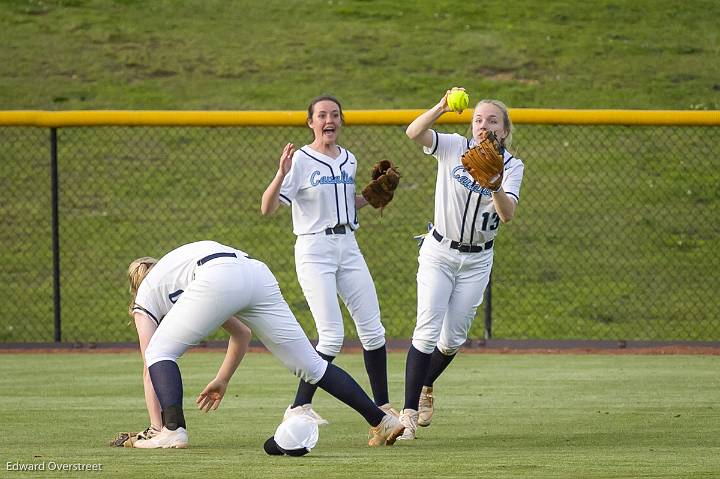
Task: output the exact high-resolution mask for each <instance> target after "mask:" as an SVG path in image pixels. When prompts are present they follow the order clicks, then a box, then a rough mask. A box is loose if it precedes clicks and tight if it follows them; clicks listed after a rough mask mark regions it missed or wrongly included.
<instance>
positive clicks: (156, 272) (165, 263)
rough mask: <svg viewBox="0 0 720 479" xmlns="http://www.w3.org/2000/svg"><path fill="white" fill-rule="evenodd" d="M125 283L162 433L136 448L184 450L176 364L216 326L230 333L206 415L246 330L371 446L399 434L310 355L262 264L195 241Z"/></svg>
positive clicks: (342, 377)
mask: <svg viewBox="0 0 720 479" xmlns="http://www.w3.org/2000/svg"><path fill="white" fill-rule="evenodd" d="M128 279H129V281H130V290H131V292H132V293H133V294H134V298H133V302H132V306H131V312H132V316H133V318H134V320H135V326H136V327H137V332H138V338H139V340H140V351H141V353H142V355H143V358H144V361H145V372H144V373H145V374H146V375H147V374H149V377H150V381H151V384H149V383H148V382H146V383H145V384H146V389H145V396H146V398H150V399H149V400H148V402H149V403H151V402H153V401H155V400H157V401H158V403H159V406H157V405H155V406H152V405H150V404H149V409H150V411H151V417H152V410H153V409H155V410H157V409H160V410H161V413H162V429H161V431H160V433H158V434H157V435H155V436H154V437H152V438H149V439H144V440H138V441H136V442H135V444H134V447H138V448H146V449H154V448H185V447H187V446H188V435H187V430H186V425H185V417H184V414H183V406H182V403H183V401H182V400H183V386H182V378H181V375H180V369H179V367H178V365H177V359H178V358H179V357H180V356H182V354H183V353H184V352H185V351H187V349H188V348H189V347H190V346H191V345H193V344H197V343H198V342H200V341H201V340H202V339H203V338H205V337H206V336H207V335H209V334H210V333H212V332H213V331H215V330H216V329H217V328H218V327H220V326H222V327H223V328H224V329H226V330H227V331H228V332H229V333H230V336H231V337H230V341H229V343H228V350H227V353H226V356H225V360H224V361H223V363H222V365H221V367H220V370H219V372H218V374H217V376H216V377H215V379H213V380H212V381H210V383H209V384H208V385H207V386H206V387H205V389H204V390H203V391H202V392H201V393H200V395H199V396H198V398H197V400H196V403H197V404H198V407H199V408H200V409H202V410H204V411H206V412H207V411H209V410H211V409H212V410H214V409H217V408H218V406H219V405H220V401H222V398H223V396H224V395H225V391H226V389H227V387H228V382H229V381H230V378H231V377H232V375H233V373H234V372H235V370H236V369H237V367H238V365H239V363H240V360H241V359H242V356H243V354H244V353H245V351H246V349H247V344H248V341H249V337H250V329H248V326H249V327H251V328H252V330H253V331H255V334H256V335H257V337H258V338H259V339H260V340H261V341H262V342H263V344H264V345H265V346H266V347H267V348H268V349H269V350H270V352H271V353H273V354H274V355H275V357H277V358H278V359H279V360H280V361H281V362H282V363H283V364H284V365H285V366H286V367H287V368H288V369H290V371H292V372H293V373H294V374H295V375H296V376H298V377H300V378H302V379H303V380H305V381H307V382H308V383H310V384H314V385H317V386H318V387H321V388H322V389H324V390H326V391H327V392H328V393H330V394H331V395H332V396H334V397H336V398H337V399H339V400H341V401H342V402H344V403H345V404H347V405H349V406H350V407H352V408H353V409H355V410H356V411H357V412H358V413H360V414H361V415H362V416H363V417H364V418H365V419H366V420H367V422H368V423H369V424H370V426H371V431H372V433H373V434H372V437H371V438H370V440H369V442H368V444H369V445H371V446H378V445H382V444H387V445H391V444H393V443H394V442H395V439H396V437H397V436H398V435H400V434H401V433H402V432H403V430H404V427H403V426H402V425H401V424H400V422H399V420H398V419H397V418H396V417H395V416H393V415H390V414H386V413H385V412H383V411H382V410H381V409H380V408H378V407H377V406H376V405H375V404H374V403H373V402H372V400H371V399H370V398H369V397H368V396H367V394H365V392H364V391H363V390H362V388H361V387H360V386H359V385H358V384H357V382H355V380H354V379H353V378H352V377H350V375H348V374H347V373H346V372H345V371H343V370H342V369H340V368H339V367H337V366H335V365H332V364H329V363H328V362H327V361H325V360H324V359H322V358H321V357H320V356H319V355H318V354H317V353H316V352H315V350H314V349H313V347H312V345H311V344H310V341H309V340H308V338H307V336H305V333H304V332H303V330H302V328H301V327H300V325H299V324H298V322H297V321H296V319H295V316H293V314H292V312H291V311H290V308H289V307H288V305H287V303H286V302H285V300H284V299H283V297H282V293H281V292H280V288H279V287H278V283H277V280H276V279H275V277H274V276H273V274H272V273H271V272H270V270H269V269H268V267H267V266H266V265H265V264H264V263H262V262H260V261H257V260H254V259H251V258H249V257H248V256H247V255H246V254H245V253H244V252H242V251H240V250H236V249H234V248H231V247H229V246H224V245H222V244H220V243H216V242H214V241H199V242H196V243H190V244H186V245H184V246H180V247H179V248H177V249H175V250H173V251H171V252H169V253H168V254H166V255H165V256H163V257H162V258H161V259H160V260H159V261H157V260H154V259H153V258H140V259H138V260H135V261H133V262H132V263H131V264H130V267H129V268H128ZM228 318H230V319H228ZM148 386H150V387H151V389H149V390H148ZM153 391H154V394H153ZM155 397H156V398H157V399H155Z"/></svg>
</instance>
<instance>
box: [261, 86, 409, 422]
mask: <svg viewBox="0 0 720 479" xmlns="http://www.w3.org/2000/svg"><path fill="white" fill-rule="evenodd" d="M307 122H308V126H309V127H310V128H311V129H312V131H313V136H314V140H313V142H312V143H311V144H309V145H305V146H303V147H302V148H300V149H299V150H297V151H295V147H294V145H293V144H292V143H289V144H287V145H286V146H285V148H284V150H283V152H282V156H281V157H280V165H279V168H278V171H277V174H276V175H275V178H274V179H273V180H272V182H271V183H270V185H269V186H268V187H267V189H266V190H265V193H263V196H262V205H261V211H262V213H263V215H270V214H272V213H274V212H275V211H276V210H277V209H278V207H279V205H280V203H283V204H285V205H291V206H292V219H293V232H294V233H295V234H296V235H297V240H296V243H295V268H296V271H297V276H298V280H299V282H300V286H301V287H302V290H303V293H304V294H305V298H306V300H307V302H308V305H309V306H310V311H311V312H312V315H313V318H314V320H315V324H316V326H317V331H318V344H317V351H318V353H319V354H320V356H321V357H322V358H324V359H325V360H327V361H328V362H332V360H333V359H335V357H336V356H337V355H338V353H339V352H340V348H341V347H342V344H343V338H344V331H343V320H342V313H341V312H340V305H339V304H338V298H337V297H338V295H340V297H341V298H342V300H343V302H344V303H345V305H346V306H347V309H348V311H349V312H350V316H352V319H353V321H354V322H355V326H356V328H357V333H358V336H359V338H360V341H361V343H362V346H363V355H364V360H365V368H366V369H367V373H368V377H369V379H370V386H371V388H372V392H373V396H374V398H375V404H377V405H378V406H380V407H381V408H382V409H383V410H384V411H388V412H393V413H396V414H397V412H396V411H395V410H394V409H392V407H391V406H390V403H389V398H388V385H387V353H386V348H385V328H384V327H383V325H382V323H381V322H380V308H379V306H378V298H377V293H376V291H375V285H374V283H373V280H372V277H371V276H370V272H369V270H368V267H367V264H366V263H365V259H364V258H363V255H362V253H361V252H360V248H359V247H358V244H357V241H356V240H355V230H357V229H358V228H359V226H360V224H359V222H358V215H357V210H358V209H359V208H361V207H363V206H365V205H366V204H367V202H366V201H365V199H364V198H363V197H362V195H356V194H355V174H356V171H357V160H356V159H355V155H353V154H352V153H351V152H349V151H348V150H346V149H345V148H342V147H341V146H339V145H338V144H337V140H338V136H339V134H340V128H341V126H342V122H343V112H342V107H341V106H340V102H339V101H338V100H337V99H336V98H334V97H331V96H320V97H317V98H315V99H313V100H312V102H311V103H310V106H309V107H308V116H307ZM316 389H317V388H316V386H315V385H313V384H311V383H308V382H305V381H301V382H300V385H299V386H298V390H297V394H296V396H295V400H294V402H293V403H292V405H290V407H288V410H287V411H286V416H287V415H290V414H309V415H311V416H313V417H314V418H315V419H316V420H317V421H318V422H319V423H320V424H326V423H327V421H325V420H324V419H322V418H321V417H320V416H319V415H318V414H317V413H316V412H315V411H314V410H313V409H312V407H311V403H312V399H313V396H314V394H315V391H316Z"/></svg>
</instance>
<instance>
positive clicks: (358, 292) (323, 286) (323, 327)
mask: <svg viewBox="0 0 720 479" xmlns="http://www.w3.org/2000/svg"><path fill="white" fill-rule="evenodd" d="M338 150H339V152H340V154H339V155H338V157H337V158H331V157H329V156H327V155H324V154H322V153H319V152H317V151H315V150H314V149H312V148H310V146H308V145H305V146H303V147H302V148H300V149H299V150H297V151H296V152H295V154H294V155H293V161H292V167H291V168H290V171H289V172H288V174H287V175H286V176H285V179H284V181H283V184H282V187H281V188H280V201H281V202H282V203H283V204H285V205H292V218H293V232H294V233H295V234H296V235H297V241H296V242H295V269H296V272H297V276H298V281H299V282H300V286H301V287H302V290H303V294H304V295H305V299H306V300H307V302H308V306H310V311H311V312H312V316H313V319H314V320H315V325H316V327H317V331H318V344H317V350H318V351H320V352H321V353H323V354H327V355H329V356H337V355H338V353H339V352H340V349H341V348H342V344H343V338H344V336H345V332H344V327H343V318H342V312H341V310H340V305H339V304H338V295H340V297H341V298H342V300H343V302H344V303H345V306H347V308H348V311H349V312H350V316H351V317H352V319H353V322H354V323H355V327H356V328H357V332H358V337H359V338H360V342H361V343H362V345H363V347H364V348H365V349H366V350H368V351H372V350H375V349H377V348H380V347H382V346H383V345H384V344H385V328H384V327H383V325H382V322H381V320H380V306H379V304H378V299H377V293H376V291H375V284H374V283H373V280H372V276H371V275H370V271H369V270H368V267H367V264H366V263H365V258H363V255H362V253H361V252H360V247H359V246H358V244H357V241H355V234H354V230H356V229H357V228H358V227H359V226H360V224H359V222H358V215H357V210H356V209H355V172H356V171H357V160H356V159H355V155H353V154H352V153H351V152H349V151H348V150H346V149H344V148H342V147H340V146H338ZM336 225H346V226H345V232H344V233H340V234H330V235H328V234H325V230H326V229H327V228H332V227H334V226H336Z"/></svg>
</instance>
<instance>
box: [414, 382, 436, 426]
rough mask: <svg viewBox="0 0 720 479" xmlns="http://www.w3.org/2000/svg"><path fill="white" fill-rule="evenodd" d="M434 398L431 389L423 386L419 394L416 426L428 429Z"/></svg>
mask: <svg viewBox="0 0 720 479" xmlns="http://www.w3.org/2000/svg"><path fill="white" fill-rule="evenodd" d="M434 403H435V397H434V396H433V388H432V387H428V386H423V388H422V392H421V393H420V406H419V407H418V426H422V427H428V426H429V425H430V422H431V421H432V417H433V410H434Z"/></svg>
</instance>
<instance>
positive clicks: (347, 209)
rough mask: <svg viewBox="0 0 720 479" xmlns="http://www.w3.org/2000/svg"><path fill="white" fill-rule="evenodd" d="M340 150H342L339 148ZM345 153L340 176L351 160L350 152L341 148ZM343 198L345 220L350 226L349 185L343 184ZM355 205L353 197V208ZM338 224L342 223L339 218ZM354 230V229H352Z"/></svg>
mask: <svg viewBox="0 0 720 479" xmlns="http://www.w3.org/2000/svg"><path fill="white" fill-rule="evenodd" d="M338 148H340V147H339V146H338ZM343 151H344V152H345V161H343V162H342V163H340V174H341V175H342V168H343V166H345V163H347V162H348V161H349V160H350V155H349V154H348V151H347V150H345V149H343V148H340V152H343ZM343 196H344V198H345V218H347V222H348V225H350V207H349V206H348V197H347V183H343ZM354 204H355V201H354V196H353V206H354ZM338 223H340V219H339V218H338ZM351 229H352V228H351Z"/></svg>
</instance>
